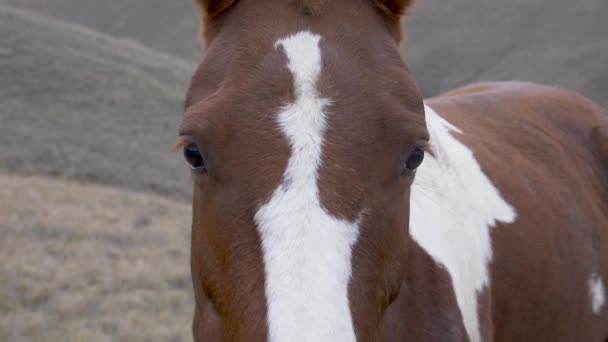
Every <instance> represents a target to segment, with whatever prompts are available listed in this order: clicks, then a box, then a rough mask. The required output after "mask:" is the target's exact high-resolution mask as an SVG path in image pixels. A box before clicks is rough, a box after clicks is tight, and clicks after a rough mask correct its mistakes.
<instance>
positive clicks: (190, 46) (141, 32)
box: [0, 0, 201, 60]
mask: <svg viewBox="0 0 608 342" xmlns="http://www.w3.org/2000/svg"><path fill="white" fill-rule="evenodd" d="M0 3H5V4H9V5H14V6H19V7H22V8H26V9H31V10H34V11H36V12H38V13H43V14H46V15H49V16H51V17H54V18H57V19H61V20H64V21H67V22H72V23H76V24H79V25H83V26H88V27H90V28H92V29H94V30H97V31H100V32H103V33H106V34H109V35H111V36H114V37H121V38H128V39H133V40H137V41H140V42H142V43H144V44H145V45H147V46H149V47H152V48H154V49H156V50H159V51H164V52H170V53H172V54H175V55H177V56H181V57H184V58H187V59H192V60H195V59H198V58H199V57H200V54H201V48H200V42H199V40H198V29H199V26H198V25H199V24H198V14H197V13H196V11H195V7H194V5H193V3H194V1H193V0H170V1H167V0H128V1H122V0H104V1H99V0H0Z"/></svg>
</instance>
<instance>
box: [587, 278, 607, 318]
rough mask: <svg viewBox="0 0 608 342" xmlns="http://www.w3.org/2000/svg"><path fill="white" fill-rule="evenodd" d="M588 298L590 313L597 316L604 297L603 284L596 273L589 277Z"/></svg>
mask: <svg viewBox="0 0 608 342" xmlns="http://www.w3.org/2000/svg"><path fill="white" fill-rule="evenodd" d="M589 298H590V299H591V311H593V313H594V314H596V315H599V314H600V312H601V310H602V307H603V306H604V301H605V297H604V283H603V282H602V278H601V277H600V276H599V275H598V274H597V273H593V274H591V276H590V277H589Z"/></svg>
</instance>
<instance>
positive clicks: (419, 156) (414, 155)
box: [401, 148, 424, 175]
mask: <svg viewBox="0 0 608 342" xmlns="http://www.w3.org/2000/svg"><path fill="white" fill-rule="evenodd" d="M423 160H424V151H423V150H422V149H421V148H416V149H415V150H413V151H412V152H411V153H410V154H409V155H408V156H407V158H406V159H405V160H404V161H403V163H402V164H401V174H402V175H408V174H412V173H414V172H416V169H418V167H419V166H420V164H422V161H423Z"/></svg>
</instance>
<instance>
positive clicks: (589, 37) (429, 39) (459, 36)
mask: <svg viewBox="0 0 608 342" xmlns="http://www.w3.org/2000/svg"><path fill="white" fill-rule="evenodd" d="M417 3H418V7H417V10H416V11H415V12H414V15H413V16H412V17H411V18H410V20H409V21H408V23H407V32H408V35H409V40H408V44H407V46H406V48H405V51H406V57H407V60H408V63H409V64H410V65H411V66H412V69H413V71H414V74H415V76H416V79H417V80H418V82H419V85H420V86H421V88H422V89H423V91H424V92H425V94H426V95H431V94H436V93H438V92H440V91H444V90H446V89H451V88H454V87H457V86H460V85H462V84H464V83H468V82H475V81H485V80H508V79H520V80H527V81H535V82H542V83H548V84H553V85H559V86H563V87H567V88H571V89H575V90H578V91H579V92H582V93H583V94H585V95H586V96H589V97H591V98H593V99H595V100H596V101H599V102H600V103H603V104H604V106H607V107H608V67H606V61H608V38H607V35H606V34H607V33H608V21H606V19H605V18H606V16H607V15H608V1H605V0H581V1H569V0H527V1H517V0H508V1H486V0H453V1H449V2H448V1H442V0H421V1H418V2H417Z"/></svg>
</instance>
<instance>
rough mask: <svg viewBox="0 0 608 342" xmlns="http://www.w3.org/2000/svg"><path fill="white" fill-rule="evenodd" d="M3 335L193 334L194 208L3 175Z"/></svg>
mask: <svg viewBox="0 0 608 342" xmlns="http://www.w3.org/2000/svg"><path fill="white" fill-rule="evenodd" d="M0 189H2V191H0V203H2V205H1V206H0V231H1V232H2V239H0V259H1V260H2V262H1V263H0V341H7V342H8V341H13V342H18V341H28V342H38V341H40V342H48V341H65V342H69V341H73V342H81V341H90V342H105V341H163V342H166V341H188V340H191V339H192V338H191V332H190V331H191V329H190V324H191V323H190V322H191V320H192V311H193V308H194V304H193V301H194V299H193V296H192V290H191V281H190V272H189V267H188V257H189V252H188V251H189V240H190V238H189V229H188V225H189V217H190V216H189V214H190V210H189V208H188V206H186V205H181V204H175V203H173V202H171V201H167V200H164V199H160V198H157V197H155V196H150V195H144V194H140V193H134V192H132V191H125V190H115V189H110V188H105V187H100V186H92V185H81V184H78V183H74V182H64V181H58V180H53V179H49V178H46V177H22V176H15V175H7V174H4V173H0Z"/></svg>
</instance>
